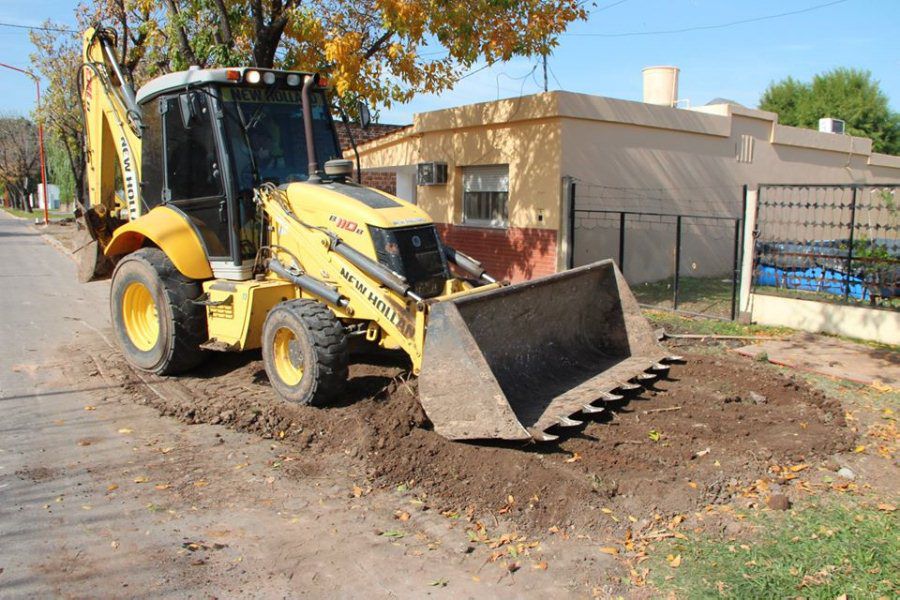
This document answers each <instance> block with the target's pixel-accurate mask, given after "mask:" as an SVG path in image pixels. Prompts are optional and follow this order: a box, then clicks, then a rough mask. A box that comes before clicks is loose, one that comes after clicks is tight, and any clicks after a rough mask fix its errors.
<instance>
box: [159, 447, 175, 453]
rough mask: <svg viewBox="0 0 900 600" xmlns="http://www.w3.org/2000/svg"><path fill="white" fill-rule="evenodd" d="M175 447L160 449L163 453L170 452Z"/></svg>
mask: <svg viewBox="0 0 900 600" xmlns="http://www.w3.org/2000/svg"><path fill="white" fill-rule="evenodd" d="M174 449H175V448H163V449H162V450H160V452H162V453H163V454H168V453H169V452H171V451H172V450H174Z"/></svg>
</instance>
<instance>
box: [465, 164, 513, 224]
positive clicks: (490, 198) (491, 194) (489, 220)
mask: <svg viewBox="0 0 900 600" xmlns="http://www.w3.org/2000/svg"><path fill="white" fill-rule="evenodd" d="M462 181H463V223H464V224H466V225H478V226H482V227H507V226H508V225H509V213H508V210H507V205H508V203H509V165H489V166H478V167H463V172H462Z"/></svg>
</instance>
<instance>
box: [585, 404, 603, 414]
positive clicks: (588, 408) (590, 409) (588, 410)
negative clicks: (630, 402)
mask: <svg viewBox="0 0 900 600" xmlns="http://www.w3.org/2000/svg"><path fill="white" fill-rule="evenodd" d="M604 410H605V409H604V408H603V407H602V406H592V405H590V404H585V405H584V406H582V407H581V412H583V413H584V414H586V415H596V414H598V413H602V412H603V411H604Z"/></svg>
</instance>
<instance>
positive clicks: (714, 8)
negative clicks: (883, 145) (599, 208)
mask: <svg viewBox="0 0 900 600" xmlns="http://www.w3.org/2000/svg"><path fill="white" fill-rule="evenodd" d="M829 2H835V0H596V2H595V4H596V6H594V7H592V12H591V15H590V18H589V19H588V20H587V21H585V22H577V23H574V24H572V25H571V26H570V28H569V30H568V31H567V32H566V34H564V35H563V36H561V37H560V40H559V41H560V43H559V46H558V47H557V48H556V49H555V50H554V53H553V55H552V56H551V57H550V59H549V67H550V76H549V89H551V90H553V89H563V90H567V91H572V92H582V93H588V94H597V95H601V96H610V97H614V98H624V99H626V100H640V99H641V93H642V80H641V69H643V68H644V67H647V66H653V65H674V66H677V67H679V68H680V69H681V73H680V85H679V98H680V99H681V100H682V101H683V104H689V105H691V106H697V105H703V104H706V103H707V102H709V101H710V100H712V99H713V98H717V97H718V98H729V99H731V100H735V101H737V102H739V103H741V104H744V105H747V106H756V105H757V103H758V102H759V98H760V95H761V94H762V93H763V91H764V90H765V88H766V87H767V86H768V85H769V83H771V82H772V81H778V80H780V79H783V78H785V77H787V76H793V77H795V78H797V79H800V80H809V79H811V78H812V76H813V75H814V74H816V73H820V72H823V71H827V70H829V69H833V68H835V67H855V68H861V69H867V70H869V71H871V72H872V74H873V76H874V77H875V79H877V80H879V81H880V82H881V86H882V89H883V90H884V92H885V93H886V94H887V95H888V97H889V98H890V101H891V107H892V108H893V109H894V110H897V111H900V45H898V44H897V39H900V0H838V1H837V2H836V3H834V4H832V5H830V6H825V7H822V8H818V9H815V10H810V11H808V12H803V13H800V14H793V15H787V16H783V17H780V18H771V19H763V20H756V21H753V22H749V23H743V24H735V25H731V26H727V24H729V23H733V22H735V21H742V20H747V19H760V18H761V17H768V16H772V15H777V14H780V13H786V12H794V11H803V10H805V9H808V8H811V7H815V6H818V5H822V4H826V3H829ZM75 4H76V3H75V2H73V1H71V0H69V1H63V0H30V1H27V0H0V22H3V23H15V24H20V25H38V24H40V23H41V22H42V21H43V20H44V19H46V18H52V19H54V20H56V21H58V22H62V23H67V24H70V25H73V24H74V17H73V15H72V11H73V8H74V6H75ZM590 5H591V2H590V0H589V2H588V6H590ZM696 28H703V29H696ZM682 29H693V30H692V31H683V32H679V33H660V32H662V31H671V30H682ZM587 34H591V35H587ZM594 34H603V35H594ZM623 34H624V35H623ZM32 51H33V47H32V46H31V44H30V42H29V41H28V36H27V31H26V30H20V29H12V28H7V27H2V26H0V62H4V63H8V64H12V65H14V66H19V67H22V66H27V65H28V63H29V59H28V55H29V54H30V53H31V52H32ZM479 66H480V65H479ZM536 66H537V68H536V69H535V67H536ZM542 89H543V81H542V72H541V68H540V66H539V65H538V62H537V61H536V60H529V59H527V58H517V59H514V60H512V61H510V62H508V63H502V64H495V65H493V66H491V67H488V68H485V69H483V70H481V71H478V72H475V73H473V74H471V75H470V76H468V77H466V78H465V79H463V80H461V81H460V82H459V83H458V84H457V86H456V87H455V88H454V89H453V90H452V91H450V92H445V93H442V94H440V95H420V96H417V97H416V98H414V99H413V100H412V101H411V102H409V103H408V104H405V105H401V106H394V107H392V108H390V109H381V110H380V120H381V121H382V122H385V123H409V122H410V121H411V120H412V115H413V113H416V112H425V111H429V110H436V109H440V108H448V107H451V106H458V105H461V104H468V103H472V102H483V101H488V100H496V99H497V98H498V97H499V98H507V97H511V96H519V95H521V94H531V93H535V92H538V91H541V90H542ZM33 105H34V87H33V85H32V84H31V83H30V82H29V80H28V79H27V78H26V77H24V76H23V75H20V74H17V73H14V72H12V71H8V70H6V69H0V113H10V112H12V113H18V114H27V113H28V112H30V111H31V109H32V107H33Z"/></svg>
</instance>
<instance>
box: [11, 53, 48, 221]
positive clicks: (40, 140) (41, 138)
mask: <svg viewBox="0 0 900 600" xmlns="http://www.w3.org/2000/svg"><path fill="white" fill-rule="evenodd" d="M0 67H6V68H7V69H12V70H13V71H18V72H19V73H24V74H25V75H28V76H29V77H31V78H32V79H33V80H34V85H35V87H36V88H37V106H36V108H37V109H40V108H41V80H40V79H38V77H37V75H35V74H34V73H32V72H31V71H26V70H25V69H20V68H18V67H14V66H12V65H8V64H6V63H0ZM38 154H39V155H40V160H41V185H42V186H43V188H44V225H47V224H49V223H50V198H49V196H48V195H47V169H46V167H45V166H44V121H43V119H39V120H38Z"/></svg>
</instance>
